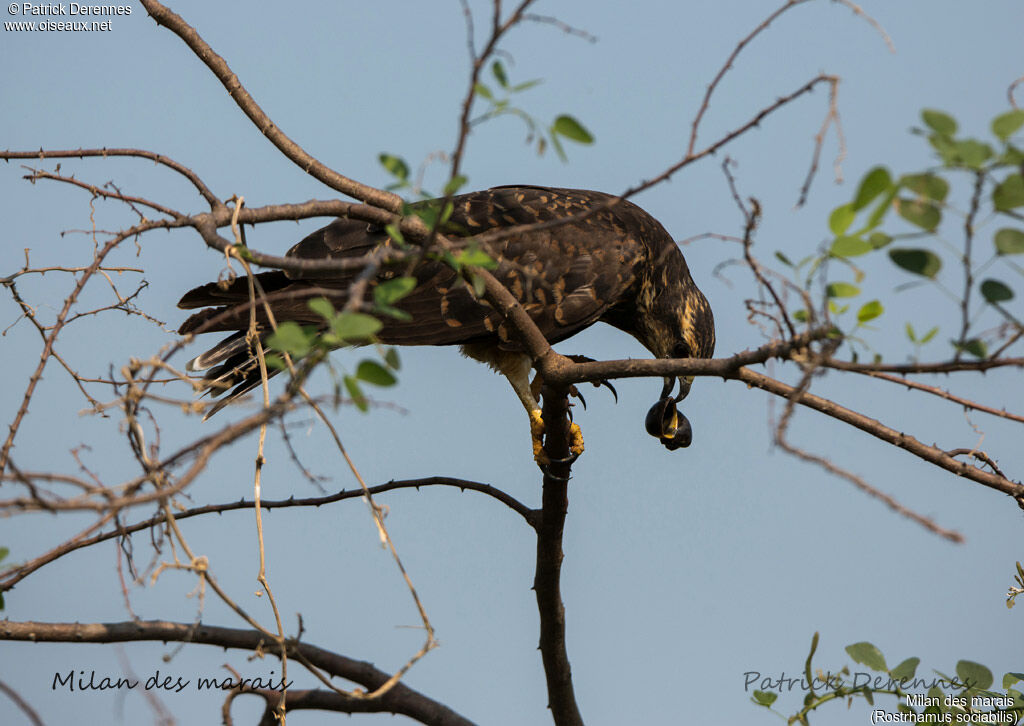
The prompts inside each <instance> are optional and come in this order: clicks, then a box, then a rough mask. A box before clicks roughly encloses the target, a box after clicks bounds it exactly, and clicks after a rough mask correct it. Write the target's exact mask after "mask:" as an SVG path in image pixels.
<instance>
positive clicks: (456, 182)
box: [444, 174, 469, 196]
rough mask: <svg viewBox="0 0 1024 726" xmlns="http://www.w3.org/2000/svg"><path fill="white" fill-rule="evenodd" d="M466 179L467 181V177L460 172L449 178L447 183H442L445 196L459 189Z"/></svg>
mask: <svg viewBox="0 0 1024 726" xmlns="http://www.w3.org/2000/svg"><path fill="white" fill-rule="evenodd" d="M467 181H469V179H467V178H466V177H465V176H463V175H462V174H457V175H456V176H454V177H453V178H451V179H449V180H448V183H447V184H445V185H444V193H445V196H448V195H449V194H455V192H457V191H459V189H461V188H462V187H463V186H464V185H465V183H466V182H467Z"/></svg>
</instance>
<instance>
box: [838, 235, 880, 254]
mask: <svg viewBox="0 0 1024 726" xmlns="http://www.w3.org/2000/svg"><path fill="white" fill-rule="evenodd" d="M873 249H875V247H874V245H872V244H871V243H869V242H866V241H865V240H863V239H861V238H860V237H853V236H850V235H843V236H842V237H836V238H835V240H834V241H833V242H832V247H830V248H829V254H830V255H832V256H833V257H859V256H860V255H864V254H867V253H868V252H871V251H872V250H873Z"/></svg>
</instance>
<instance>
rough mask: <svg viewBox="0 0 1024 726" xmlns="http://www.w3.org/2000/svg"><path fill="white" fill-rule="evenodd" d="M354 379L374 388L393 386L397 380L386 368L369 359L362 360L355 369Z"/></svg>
mask: <svg viewBox="0 0 1024 726" xmlns="http://www.w3.org/2000/svg"><path fill="white" fill-rule="evenodd" d="M356 378H358V379H359V380H361V381H366V382H367V383H372V384H373V385H375V386H393V385H395V384H396V383H398V379H397V378H395V375H394V374H393V373H392V372H391V371H389V370H388V369H387V368H385V367H384V366H382V365H381V364H380V363H378V362H376V361H372V360H369V359H366V360H362V361H360V362H359V365H358V366H357V367H356Z"/></svg>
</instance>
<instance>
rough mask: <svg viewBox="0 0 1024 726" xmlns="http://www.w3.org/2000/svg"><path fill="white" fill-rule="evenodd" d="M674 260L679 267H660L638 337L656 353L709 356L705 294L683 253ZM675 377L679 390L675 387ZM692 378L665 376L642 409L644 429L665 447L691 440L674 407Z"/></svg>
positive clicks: (711, 322)
mask: <svg viewBox="0 0 1024 726" xmlns="http://www.w3.org/2000/svg"><path fill="white" fill-rule="evenodd" d="M679 261H680V262H681V263H682V264H681V266H680V267H681V269H679V268H677V269H674V270H673V269H670V266H666V268H668V269H665V268H663V274H664V275H665V278H666V279H663V280H662V281H661V284H660V285H658V286H656V287H655V288H654V289H656V290H657V293H656V294H655V295H654V296H652V297H651V298H650V299H649V303H650V308H649V312H648V314H647V315H646V316H645V317H646V319H647V321H648V325H647V326H646V328H647V330H646V331H645V333H646V334H645V336H644V337H645V338H646V340H643V341H642V342H643V343H644V344H645V345H646V346H647V348H648V349H649V350H650V351H651V352H652V353H654V355H655V356H657V357H658V358H711V357H712V356H713V355H714V353H715V318H714V315H713V314H712V312H711V306H710V305H709V304H708V301H707V298H705V297H704V295H703V293H701V291H700V290H699V289H698V288H697V286H696V285H695V284H694V283H693V280H692V279H691V278H690V274H689V271H688V270H687V269H686V263H685V262H683V261H682V255H679ZM672 273H675V274H674V275H673V274H672ZM673 277H674V278H675V279H672V278H673ZM677 383H678V386H679V392H678V393H675V389H676V385H677ZM691 383H693V376H679V377H678V379H677V378H674V377H669V378H666V379H665V385H664V387H663V388H662V391H661V396H660V397H659V399H658V402H657V403H656V404H654V406H653V407H652V408H651V409H650V411H649V412H648V414H647V423H646V427H647V431H648V433H650V434H651V435H652V436H656V437H657V438H658V439H659V440H660V441H661V443H662V444H664V445H665V447H666V448H668V449H670V450H671V449H677V448H680V447H685V446H689V445H690V439H691V432H690V423H689V421H687V420H686V417H685V416H683V415H682V414H681V413H679V412H678V411H677V410H676V403H678V402H679V401H681V400H683V399H684V398H685V397H686V395H687V394H688V393H689V392H690V384H691Z"/></svg>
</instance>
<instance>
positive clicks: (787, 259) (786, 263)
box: [775, 252, 793, 267]
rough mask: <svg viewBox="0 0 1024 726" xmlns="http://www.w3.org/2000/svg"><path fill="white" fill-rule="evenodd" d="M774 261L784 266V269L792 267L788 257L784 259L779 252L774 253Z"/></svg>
mask: <svg viewBox="0 0 1024 726" xmlns="http://www.w3.org/2000/svg"><path fill="white" fill-rule="evenodd" d="M775 259H777V260H778V261H779V262H781V263H782V264H784V265H786V267H792V266H793V263H792V262H791V261H790V259H789V258H788V257H786V256H785V255H784V254H782V253H781V252H776V253H775Z"/></svg>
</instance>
